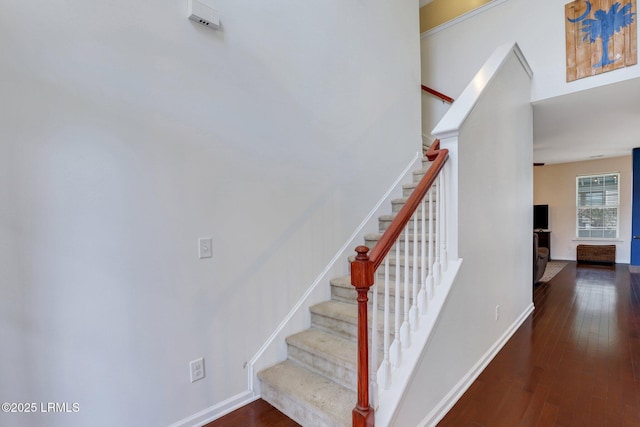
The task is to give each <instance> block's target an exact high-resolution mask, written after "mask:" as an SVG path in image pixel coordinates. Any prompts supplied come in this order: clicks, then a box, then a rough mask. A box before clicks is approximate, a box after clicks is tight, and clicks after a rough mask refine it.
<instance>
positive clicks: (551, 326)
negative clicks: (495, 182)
mask: <svg viewBox="0 0 640 427" xmlns="http://www.w3.org/2000/svg"><path fill="white" fill-rule="evenodd" d="M534 302H535V306H536V309H535V311H534V313H533V314H532V315H531V316H530V317H529V319H527V320H526V321H525V323H524V324H523V325H522V326H521V327H520V328H519V329H518V331H517V332H516V333H515V334H514V335H513V337H512V338H511V339H510V340H509V342H508V343H507V344H506V345H505V347H504V348H503V349H502V350H501V351H500V352H499V353H498V354H497V355H496V357H495V359H494V360H493V361H492V362H491V363H490V364H489V366H488V367H487V368H486V369H485V370H484V372H483V373H482V374H481V375H480V376H479V377H478V379H477V380H476V381H475V382H474V383H473V384H472V385H471V387H470V388H469V390H467V392H466V393H465V394H464V395H463V396H462V398H461V399H460V400H459V401H458V403H457V404H456V405H455V406H454V407H453V408H452V409H451V411H449V413H448V414H447V415H446V416H445V417H444V419H443V420H442V421H441V422H440V423H439V424H438V425H439V426H442V427H449V426H453V427H465V426H475V427H483V426H485V427H501V426H508V427H514V426H541V427H547V426H558V427H560V426H562V427H573V426H580V427H590V426H593V427H596V426H597V427H606V426H615V427H629V426H636V427H640V274H630V273H629V267H628V266H627V265H625V264H618V265H616V266H615V267H597V266H583V265H580V266H577V265H576V264H575V263H569V265H568V266H567V267H565V268H564V269H563V270H562V271H561V272H560V273H559V274H558V275H557V276H555V277H554V278H553V279H552V280H551V281H550V282H549V283H547V284H544V285H539V286H537V287H536V288H535V289H534ZM297 425H298V424H296V423H295V422H293V421H292V420H290V419H289V418H287V417H286V416H285V415H284V414H282V413H281V412H279V411H278V410H276V409H275V408H273V407H272V406H271V405H269V404H268V403H266V402H264V401H263V400H257V401H256V402H254V403H252V404H250V405H247V406H245V407H244V408H240V409H239V410H237V411H235V412H232V413H231V414H229V415H227V416H225V417H222V418H221V419H219V420H216V421H214V422H212V423H209V424H207V425H206V426H205V427H231V426H233V427H236V426H246V427H265V426H280V427H293V426H297Z"/></svg>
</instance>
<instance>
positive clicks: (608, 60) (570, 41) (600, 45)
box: [565, 0, 638, 82]
mask: <svg viewBox="0 0 640 427" xmlns="http://www.w3.org/2000/svg"><path fill="white" fill-rule="evenodd" d="M636 13H637V8H636V0H617V1H616V0H588V1H587V0H576V1H573V2H571V3H568V4H566V5H565V28H566V42H567V82H571V81H574V80H577V79H581V78H583V77H588V76H593V75H596V74H600V73H605V72H607V71H612V70H616V69H618V68H622V67H628V66H630V65H635V64H637V63H638V43H637V34H638V30H637V23H636V22H637V15H636Z"/></svg>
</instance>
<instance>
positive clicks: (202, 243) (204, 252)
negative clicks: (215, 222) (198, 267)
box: [198, 237, 213, 258]
mask: <svg viewBox="0 0 640 427" xmlns="http://www.w3.org/2000/svg"><path fill="white" fill-rule="evenodd" d="M212 241H213V239H212V238H211V237H201V238H200V239H198V254H199V255H200V258H211V257H212V256H213V251H212V250H211V242H212Z"/></svg>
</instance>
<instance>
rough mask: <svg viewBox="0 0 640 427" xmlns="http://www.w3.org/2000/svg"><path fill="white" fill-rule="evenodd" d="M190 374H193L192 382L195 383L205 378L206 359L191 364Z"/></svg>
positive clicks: (202, 358) (193, 361)
mask: <svg viewBox="0 0 640 427" xmlns="http://www.w3.org/2000/svg"><path fill="white" fill-rule="evenodd" d="M189 372H190V373H191V382H192V383H194V382H196V381H198V380H201V379H203V378H204V357H201V358H200V359H196V360H192V361H191V362H189Z"/></svg>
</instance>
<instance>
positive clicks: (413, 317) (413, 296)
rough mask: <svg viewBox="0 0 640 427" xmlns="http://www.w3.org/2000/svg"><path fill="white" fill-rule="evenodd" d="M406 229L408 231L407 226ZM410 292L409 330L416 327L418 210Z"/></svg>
mask: <svg viewBox="0 0 640 427" xmlns="http://www.w3.org/2000/svg"><path fill="white" fill-rule="evenodd" d="M407 231H409V229H408V227H407ZM412 291H413V292H412V294H411V309H410V310H409V322H410V324H411V330H412V331H416V330H417V329H418V305H417V299H418V211H417V210H416V212H414V214H413V288H412Z"/></svg>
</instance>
